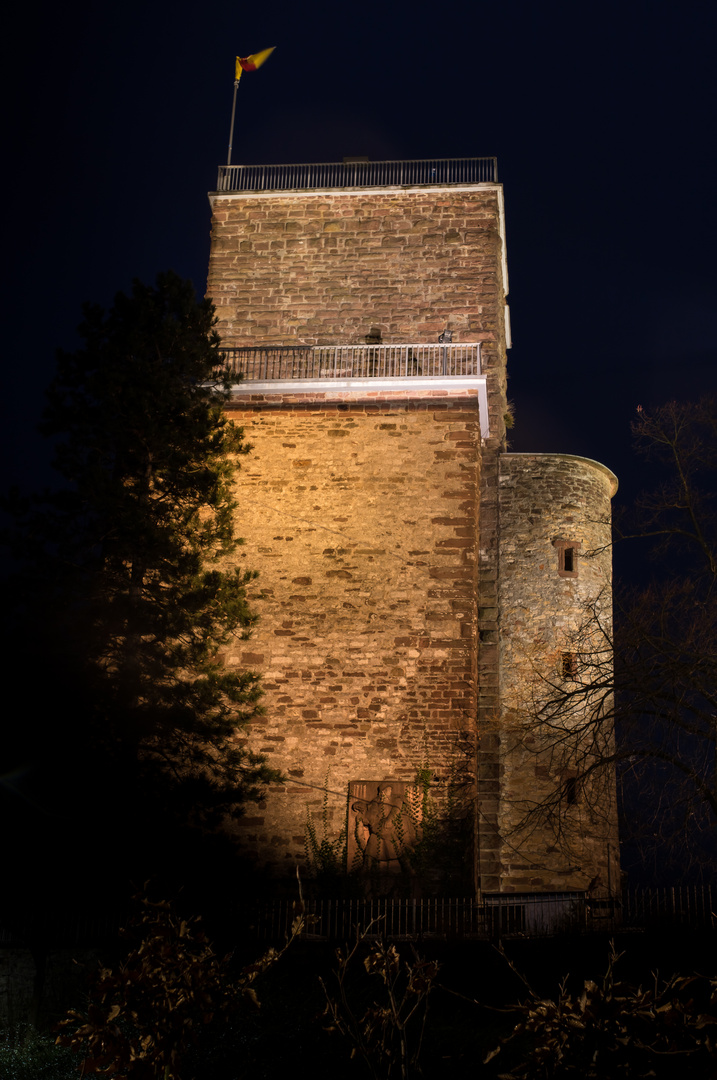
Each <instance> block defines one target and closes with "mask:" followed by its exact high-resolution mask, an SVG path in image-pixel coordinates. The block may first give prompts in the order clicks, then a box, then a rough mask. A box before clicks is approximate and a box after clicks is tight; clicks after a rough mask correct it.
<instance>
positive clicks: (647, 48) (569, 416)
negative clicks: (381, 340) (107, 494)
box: [3, 0, 717, 497]
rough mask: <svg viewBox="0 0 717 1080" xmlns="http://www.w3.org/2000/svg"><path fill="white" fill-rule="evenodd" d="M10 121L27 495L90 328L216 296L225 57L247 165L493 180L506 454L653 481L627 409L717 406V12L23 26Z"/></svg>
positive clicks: (223, 6)
mask: <svg viewBox="0 0 717 1080" xmlns="http://www.w3.org/2000/svg"><path fill="white" fill-rule="evenodd" d="M17 19H18V20H19V21H18V23H17V25H16V29H15V31H14V33H13V35H11V36H10V39H9V52H10V55H9V56H8V57H7V58H6V60H5V61H4V64H3V69H4V75H5V76H6V77H7V78H8V85H7V86H6V88H5V91H4V101H5V103H6V105H9V106H10V117H9V131H10V134H9V138H6V140H5V144H6V146H7V147H8V149H9V154H8V159H7V163H6V167H5V169H6V179H7V180H8V181H9V185H8V187H9V190H8V197H7V199H6V205H7V207H8V218H9V222H8V225H7V230H6V237H7V238H8V240H9V243H8V244H7V246H6V256H5V265H6V269H7V270H8V272H9V280H8V283H7V285H6V288H5V296H6V299H7V301H8V313H7V316H6V320H5V326H4V335H5V343H6V348H5V351H4V362H5V369H6V378H5V386H6V391H7V397H6V400H5V406H6V418H4V422H3V435H4V438H5V439H6V440H7V442H8V445H9V446H10V447H11V448H14V452H13V451H12V450H11V451H10V460H9V472H10V474H11V475H12V476H14V477H15V478H16V479H17V478H19V477H21V476H24V474H25V473H26V472H27V470H26V467H25V465H24V464H23V462H25V461H26V460H28V459H29V460H30V461H31V462H32V463H33V468H34V469H35V473H36V475H38V476H39V475H41V469H40V465H41V462H42V453H43V450H42V449H41V448H40V447H39V444H37V443H36V441H35V440H34V439H33V438H32V437H31V435H30V434H29V432H30V430H31V427H32V425H33V424H34V423H35V422H36V419H37V416H38V414H39V409H40V403H41V393H40V391H41V389H42V388H43V387H44V385H45V384H46V383H47V381H48V379H49V377H50V375H51V372H52V367H53V362H54V348H55V346H56V345H63V346H65V347H69V348H72V347H73V346H74V344H75V343H76V337H75V334H74V327H75V326H76V324H77V323H78V321H79V318H80V305H81V303H82V301H84V300H86V299H92V300H96V301H99V302H100V303H102V304H105V305H107V304H109V303H110V302H111V299H112V297H113V295H114V293H115V292H116V291H117V290H118V289H127V288H128V287H129V285H130V282H131V279H132V278H133V277H135V276H137V277H140V278H142V279H144V280H153V279H154V276H155V274H156V273H157V271H158V270H163V269H167V268H169V267H171V268H174V269H175V270H176V271H178V272H179V273H180V274H182V275H184V276H187V277H191V278H192V279H193V281H194V283H195V285H196V286H197V288H198V290H199V291H203V289H204V286H205V282H206V267H207V258H208V249H209V206H208V202H207V198H206V193H207V191H209V190H210V189H212V188H213V187H214V186H215V177H216V166H217V164H218V163H220V162H223V161H225V160H226V146H227V137H228V127H229V115H230V107H231V93H232V78H233V62H234V55H235V53H237V52H239V53H241V54H243V55H245V54H247V53H251V52H255V51H258V50H259V49H263V48H266V47H268V46H269V45H276V46H277V49H276V52H275V53H274V55H273V56H272V57H271V59H270V60H269V61H268V63H267V64H266V66H265V67H263V68H262V69H261V70H260V71H259V72H256V73H254V74H251V75H248V76H245V77H244V78H243V79H242V82H241V86H240V91H239V104H238V123H237V134H236V137H235V140H234V145H235V153H234V158H233V160H234V161H235V162H248V163H251V162H266V163H269V162H282V161H283V162H293V161H332V160H340V159H341V158H342V157H343V156H344V155H347V154H366V155H368V156H370V157H371V158H373V159H376V160H380V159H390V158H422V157H463V156H465V157H472V156H480V155H492V154H495V155H497V156H498V166H499V176H500V179H501V180H502V181H503V183H504V185H505V194H506V211H507V231H508V260H509V271H510V279H511V289H510V302H511V313H512V322H513V335H514V341H515V345H514V348H513V350H512V353H511V354H510V357H509V363H510V368H509V370H510V374H511V384H510V393H511V397H512V398H513V399H514V401H515V405H516V413H517V422H516V427H515V429H514V433H513V439H512V445H513V448H514V449H516V450H531V449H535V450H542V451H551V450H555V451H564V452H570V453H576V454H584V455H586V456H589V457H595V458H598V459H599V460H601V461H603V462H605V464H607V465H609V466H610V467H611V468H613V469H614V470H615V471H616V472H618V473H619V474H620V475H621V476H622V478H623V481H624V484H623V497H624V495H625V494H627V495H629V494H630V492H631V491H632V490H634V485H635V484H636V483H638V482H639V477H638V476H637V475H636V473H635V468H634V466H633V465H631V464H630V463H629V458H628V456H627V446H628V442H629V430H628V428H629V421H630V419H631V418H632V417H633V416H634V410H635V406H636V405H637V404H638V403H642V404H643V405H647V404H649V403H650V402H658V401H662V400H666V399H669V398H672V397H677V398H689V397H693V396H696V395H697V394H699V393H700V392H702V391H703V390H713V391H714V390H715V389H716V381H717V380H716V377H715V371H716V370H717V365H716V364H715V361H716V360H717V314H716V313H715V303H714V301H715V296H717V289H716V288H715V262H714V257H713V253H714V250H715V241H716V236H715V233H716V231H717V230H716V229H715V223H716V222H715V218H716V211H715V203H716V201H717V199H716V194H717V182H716V181H717V168H716V155H715V145H714V130H713V121H712V115H713V109H714V104H715V101H716V100H717V93H716V91H717V87H716V86H715V82H716V81H717V80H716V77H715V70H716V68H717V65H716V64H715V30H716V29H717V6H715V5H714V2H713V0H682V2H680V3H677V2H676V0H671V2H665V0H623V2H622V3H615V2H614V0H607V2H603V3H600V4H597V3H591V2H586V3H582V4H576V3H573V4H568V3H567V2H565V0H555V2H550V0H548V2H543V3H540V4H539V3H535V2H534V3H530V4H529V3H526V2H524V0H491V2H490V3H487V2H485V0H478V2H474V3H467V2H465V0H464V2H463V3H459V2H457V0H443V2H442V3H440V4H431V5H428V4H426V3H424V2H422V0H418V2H414V3H407V2H403V0H401V2H396V0H387V2H386V3H381V4H379V3H375V2H370V0H367V2H364V3H354V2H350V0H349V2H346V3H344V4H343V6H339V5H335V4H329V3H325V2H323V0H309V2H308V3H306V4H297V3H292V4H289V3H287V2H286V0H278V2H277V3H274V4H273V5H263V6H261V5H259V4H254V5H251V6H249V5H241V4H237V3H229V2H227V0H214V2H213V3H212V4H210V5H209V4H208V5H206V6H199V5H198V4H190V3H189V2H188V0H175V2H173V3H169V2H168V0H144V2H142V3H140V2H139V0H126V2H125V3H123V4H121V5H120V4H117V3H112V2H109V3H108V2H103V3H101V4H100V3H98V2H96V0H77V2H75V3H73V4H70V5H69V6H68V5H64V6H63V5H56V4H53V5H50V4H48V3H44V4H43V3H41V4H40V5H39V7H38V6H34V7H32V8H27V9H25V13H24V14H21V15H18V16H17Z"/></svg>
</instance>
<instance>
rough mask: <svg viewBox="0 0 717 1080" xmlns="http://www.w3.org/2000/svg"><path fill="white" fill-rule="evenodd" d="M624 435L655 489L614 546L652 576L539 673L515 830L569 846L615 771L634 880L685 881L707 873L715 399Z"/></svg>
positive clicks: (716, 574) (594, 615)
mask: <svg viewBox="0 0 717 1080" xmlns="http://www.w3.org/2000/svg"><path fill="white" fill-rule="evenodd" d="M633 434H634V439H635V446H636V449H637V452H638V453H639V454H640V455H641V456H642V457H643V459H644V460H645V461H646V462H647V464H648V469H652V470H653V471H655V474H656V476H657V478H658V482H657V484H656V485H655V487H654V488H653V490H652V491H651V492H650V493H649V494H646V495H644V496H642V497H641V498H640V499H639V500H638V502H637V504H636V506H635V507H634V509H633V511H632V512H631V513H630V515H629V518H630V520H629V523H627V526H625V525H621V527H620V528H619V529H618V530H617V537H616V539H617V540H618V541H619V542H620V543H621V544H622V543H624V544H629V545H630V546H629V548H628V549H627V550H628V552H629V553H630V554H631V556H632V558H633V564H632V574H633V575H634V576H636V577H638V578H639V576H640V574H642V575H643V576H644V571H645V569H646V568H647V567H648V566H649V573H650V580H649V581H647V583H645V584H642V585H640V586H635V585H633V586H630V587H628V586H625V585H623V584H622V583H621V582H620V581H619V580H618V581H616V584H615V605H614V626H613V619H612V617H611V614H610V606H609V605H608V604H605V603H604V602H603V598H600V597H599V598H596V599H595V600H594V601H593V602H592V603H591V604H590V605H589V606H588V607H586V609H585V613H584V619H583V621H582V624H581V625H580V627H579V628H578V629H577V630H576V631H575V632H574V633H573V636H572V640H571V641H570V642H569V645H568V651H563V652H561V653H559V654H556V656H555V658H554V663H553V664H552V666H551V667H550V668H549V669H548V670H546V669H545V667H543V668H542V669H538V668H537V667H536V671H535V679H534V681H533V685H532V687H531V688H530V694H529V701H527V702H526V707H525V709H524V710H523V712H524V718H523V719H524V721H525V723H524V724H523V735H522V740H523V743H524V745H525V746H526V747H527V748H528V749H529V751H530V752H532V753H533V754H535V755H536V757H537V758H538V759H540V762H541V766H542V772H543V773H544V775H545V777H546V782H545V785H544V789H543V792H542V794H541V795H540V796H538V797H536V798H535V799H534V800H533V802H532V804H530V805H528V804H526V807H525V815H524V818H523V820H522V821H521V829H522V831H523V832H525V831H526V830H530V829H531V828H534V827H538V825H540V827H541V828H545V826H546V824H547V825H548V826H549V827H551V828H552V830H553V832H554V835H555V837H556V842H559V843H563V844H565V845H569V843H570V828H569V823H570V819H571V813H572V811H571V807H572V806H575V805H576V804H581V805H582V807H583V813H584V814H587V815H589V816H590V818H591V821H592V822H593V823H595V822H596V821H599V819H600V815H601V812H602V810H603V809H604V807H605V799H606V798H607V794H608V789H609V788H610V786H611V785H612V776H613V775H614V771H615V770H616V772H617V778H618V790H619V794H620V802H621V822H620V826H621V835H622V837H623V841H624V843H625V845H626V846H629V848H630V849H631V851H632V854H633V858H637V859H638V860H640V861H641V862H642V874H643V878H644V874H645V871H646V870H647V869H648V865H649V862H650V861H651V862H652V870H653V872H655V873H656V875H657V876H662V877H663V878H664V877H667V876H670V877H671V878H672V879H673V880H674V879H675V877H676V875H677V874H681V875H682V876H683V877H684V878H687V879H689V880H695V878H696V877H698V876H702V877H708V876H709V877H711V876H712V875H714V873H715V872H716V871H717V772H716V769H715V765H716V754H717V502H716V500H717V402H715V401H713V400H710V399H705V400H702V401H700V402H698V403H696V404H679V403H675V402H672V403H670V404H668V405H665V406H662V407H660V408H657V409H654V410H651V411H649V412H648V411H646V410H644V409H642V408H640V409H638V416H637V419H636V421H635V423H634V424H633ZM564 648H565V647H564ZM518 726H520V725H518ZM606 822H607V815H606Z"/></svg>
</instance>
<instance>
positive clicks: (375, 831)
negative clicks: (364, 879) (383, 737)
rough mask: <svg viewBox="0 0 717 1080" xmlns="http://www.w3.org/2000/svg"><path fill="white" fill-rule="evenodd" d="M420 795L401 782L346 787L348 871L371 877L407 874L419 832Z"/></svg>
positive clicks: (357, 783) (355, 783)
mask: <svg viewBox="0 0 717 1080" xmlns="http://www.w3.org/2000/svg"><path fill="white" fill-rule="evenodd" d="M421 795H422V792H421V789H420V787H419V786H418V785H417V784H407V783H405V781H401V780H352V781H351V783H350V784H349V819H348V820H349V835H348V865H349V870H354V871H364V872H367V873H371V874H376V873H378V874H396V873H402V872H406V871H410V868H411V867H410V863H411V853H412V852H413V850H414V848H415V846H416V843H417V841H418V839H419V838H420V832H421V818H422V798H421Z"/></svg>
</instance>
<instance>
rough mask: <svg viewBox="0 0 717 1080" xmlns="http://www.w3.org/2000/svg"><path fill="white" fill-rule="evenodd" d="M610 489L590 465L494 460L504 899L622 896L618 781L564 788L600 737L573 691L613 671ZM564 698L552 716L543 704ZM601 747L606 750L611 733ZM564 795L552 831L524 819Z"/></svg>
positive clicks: (521, 457)
mask: <svg viewBox="0 0 717 1080" xmlns="http://www.w3.org/2000/svg"><path fill="white" fill-rule="evenodd" d="M616 490H617V480H616V478H615V476H614V475H613V473H611V472H610V470H609V469H606V468H605V466H604V465H600V464H598V462H595V461H590V460H588V459H587V458H579V457H571V456H568V455H563V454H503V455H501V460H500V532H501V542H500V575H499V612H500V614H499V631H500V633H499V638H500V654H501V655H500V661H501V663H500V667H501V705H502V726H503V732H502V753H501V773H502V775H501V800H500V812H499V818H498V831H499V833H500V835H501V837H502V844H501V862H502V868H503V869H502V887H503V888H504V889H515V890H516V891H518V892H525V891H532V890H535V889H539V890H562V889H566V888H569V889H584V888H585V887H586V886H587V885H588V884H589V883H590V882H591V881H593V880H595V879H596V878H598V877H599V883H600V885H601V886H602V887H604V888H614V887H619V865H618V863H619V848H618V838H617V815H616V806H615V784H614V775H613V774H612V772H609V773H602V772H600V771H598V772H596V773H594V774H591V776H590V779H589V780H588V781H587V783H580V784H577V785H575V786H574V789H573V787H571V784H573V780H572V779H571V778H574V777H575V776H577V775H578V774H580V773H581V772H582V771H583V770H584V769H585V767H586V765H589V764H590V757H589V751H590V747H591V746H592V745H593V743H592V740H593V739H594V738H595V737H596V736H595V731H594V730H593V729H589V730H587V731H586V730H584V721H585V719H586V711H585V709H584V707H583V697H582V695H581V693H580V687H581V686H582V685H583V684H584V683H585V682H590V681H591V680H594V679H595V678H596V677H597V679H598V680H600V679H604V678H605V676H606V674H607V667H609V666H610V665H611V653H610V639H611V630H612V590H611V584H612V549H611V546H610V543H611V529H610V520H611V511H610V501H611V498H612V496H613V495H614V493H615V491H616ZM565 547H569V548H571V549H572V550H573V552H574V556H573V559H574V561H573V562H572V564H570V568H569V569H567V570H566V569H565V568H564V560H562V561H561V557H560V552H561V549H563V548H565ZM571 692H572V693H574V695H575V706H574V707H573V706H572V705H571V704H570V695H571ZM566 693H567V695H568V697H567V703H566V705H564V706H561V708H560V711H559V713H558V715H555V713H554V711H553V708H552V707H551V702H554V701H555V700H556V696H561V697H562V696H563V695H564V694H566ZM596 700H597V699H596ZM595 703H596V701H595V702H593V704H595ZM541 713H542V716H543V722H542V723H541ZM557 723H559V724H560V725H561V727H562V729H563V730H562V733H561V739H560V740H557V739H556V724H557ZM601 737H602V738H604V739H605V740H606V743H605V746H606V747H608V748H609V744H610V743H611V739H612V728H611V725H606V727H605V729H604V730H603V732H602V733H601V735H598V736H597V738H598V740H599V739H600V738H601ZM561 786H562V796H561V798H560V800H559V801H558V802H556V804H555V806H554V811H555V814H554V817H553V820H552V826H553V827H551V822H550V821H546V820H545V819H544V818H545V816H544V815H543V816H542V817H541V818H538V819H535V818H533V819H531V818H530V816H529V815H530V813H531V810H532V809H533V808H534V806H535V803H536V802H538V801H543V800H544V799H545V797H546V796H547V795H548V794H549V793H550V792H552V791H556V790H558V789H560V788H561ZM537 822H539V823H540V826H539V827H538V828H537V829H536V828H535V826H536V823H537ZM522 825H525V827H524V828H522V827H521V826H522ZM531 829H532V830H533V831H532V832H530V830H531ZM528 836H530V839H529V840H528V839H527V837H528Z"/></svg>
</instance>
